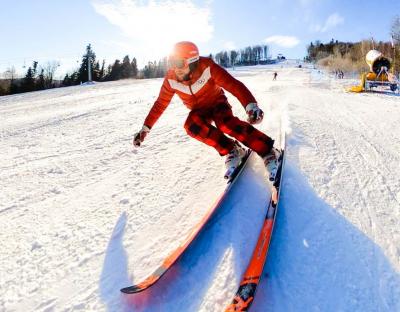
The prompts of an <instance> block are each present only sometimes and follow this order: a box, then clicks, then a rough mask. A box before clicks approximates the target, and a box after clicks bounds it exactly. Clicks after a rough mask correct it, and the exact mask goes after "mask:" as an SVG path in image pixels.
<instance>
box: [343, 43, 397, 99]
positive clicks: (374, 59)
mask: <svg viewBox="0 0 400 312" xmlns="http://www.w3.org/2000/svg"><path fill="white" fill-rule="evenodd" d="M365 61H366V62H367V64H368V66H369V69H370V71H369V72H368V73H363V74H361V83H360V85H358V86H353V87H351V88H350V89H349V90H348V91H351V92H363V91H372V88H380V89H385V88H388V87H389V88H390V90H391V91H393V92H395V91H396V90H398V89H399V83H398V80H397V79H396V76H395V75H394V74H391V73H389V69H390V68H391V66H392V64H391V60H390V59H389V58H387V57H385V56H384V55H383V54H382V53H381V52H379V51H378V50H371V51H369V52H368V53H367V55H366V56H365Z"/></svg>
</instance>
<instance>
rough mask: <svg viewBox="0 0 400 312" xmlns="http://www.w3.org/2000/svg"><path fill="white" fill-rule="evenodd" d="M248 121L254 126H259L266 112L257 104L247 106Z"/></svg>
mask: <svg viewBox="0 0 400 312" xmlns="http://www.w3.org/2000/svg"><path fill="white" fill-rule="evenodd" d="M246 113H247V116H248V117H247V121H248V122H249V123H251V124H252V125H254V124H258V123H260V122H261V121H262V120H263V117H264V112H263V111H262V110H261V108H259V107H258V105H257V103H250V104H248V105H247V106H246Z"/></svg>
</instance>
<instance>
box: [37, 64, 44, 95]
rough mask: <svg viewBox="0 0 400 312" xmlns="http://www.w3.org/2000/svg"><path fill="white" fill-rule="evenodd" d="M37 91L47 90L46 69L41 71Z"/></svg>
mask: <svg viewBox="0 0 400 312" xmlns="http://www.w3.org/2000/svg"><path fill="white" fill-rule="evenodd" d="M36 89H37V90H44V89H46V81H45V77H44V69H43V68H42V70H41V71H40V74H39V76H38V79H37V83H36Z"/></svg>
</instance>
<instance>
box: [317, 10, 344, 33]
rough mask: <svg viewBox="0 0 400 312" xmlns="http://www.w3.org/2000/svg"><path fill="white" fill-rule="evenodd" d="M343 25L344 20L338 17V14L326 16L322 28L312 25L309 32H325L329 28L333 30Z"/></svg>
mask: <svg viewBox="0 0 400 312" xmlns="http://www.w3.org/2000/svg"><path fill="white" fill-rule="evenodd" d="M343 23H344V18H343V17H342V16H340V15H339V14H338V13H333V14H331V15H329V16H328V18H327V19H326V21H325V24H324V25H323V26H321V25H318V24H317V25H313V26H311V30H312V31H314V32H326V31H328V30H329V29H331V28H334V27H336V26H338V25H341V24H343Z"/></svg>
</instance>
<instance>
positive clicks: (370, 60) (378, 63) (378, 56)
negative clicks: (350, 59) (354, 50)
mask: <svg viewBox="0 0 400 312" xmlns="http://www.w3.org/2000/svg"><path fill="white" fill-rule="evenodd" d="M365 61H366V62H367V64H368V66H369V69H370V73H375V74H376V75H379V73H381V72H382V71H385V72H388V71H389V69H390V67H391V66H392V64H391V63H390V60H389V59H388V58H387V57H384V56H383V54H382V53H381V52H379V51H378V50H371V51H369V52H368V53H367V55H366V56H365Z"/></svg>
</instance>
